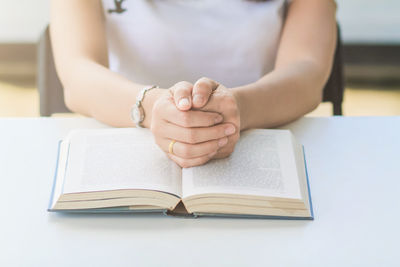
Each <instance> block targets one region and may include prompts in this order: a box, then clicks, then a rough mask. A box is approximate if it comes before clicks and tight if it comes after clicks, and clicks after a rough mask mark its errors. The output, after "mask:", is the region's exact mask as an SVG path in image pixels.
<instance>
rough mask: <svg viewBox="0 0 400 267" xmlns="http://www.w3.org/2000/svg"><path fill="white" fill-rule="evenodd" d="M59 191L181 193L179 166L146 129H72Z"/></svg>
mask: <svg viewBox="0 0 400 267" xmlns="http://www.w3.org/2000/svg"><path fill="white" fill-rule="evenodd" d="M66 141H67V142H68V143H69V149H68V156H67V167H66V172H65V179H64V181H65V182H64V185H63V193H75V192H92V191H103V190H118V189H149V190H158V191H164V192H168V193H172V194H174V195H177V196H179V197H180V196H181V188H182V186H181V169H180V168H179V166H177V165H176V164H175V163H174V162H172V161H171V160H170V159H169V158H168V157H167V156H166V155H165V153H164V152H163V151H161V149H160V148H159V147H158V146H157V145H156V144H155V142H154V140H153V137H152V135H151V133H150V131H149V130H147V129H102V130H80V131H75V132H72V133H71V134H70V135H69V137H68V139H67V140H66Z"/></svg>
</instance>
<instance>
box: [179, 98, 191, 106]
mask: <svg viewBox="0 0 400 267" xmlns="http://www.w3.org/2000/svg"><path fill="white" fill-rule="evenodd" d="M178 105H179V107H181V108H186V107H188V106H189V99H187V98H182V99H181V100H179V103H178Z"/></svg>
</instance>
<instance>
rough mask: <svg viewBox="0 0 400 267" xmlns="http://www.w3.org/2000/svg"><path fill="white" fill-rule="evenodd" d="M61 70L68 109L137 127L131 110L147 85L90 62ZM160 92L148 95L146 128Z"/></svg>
mask: <svg viewBox="0 0 400 267" xmlns="http://www.w3.org/2000/svg"><path fill="white" fill-rule="evenodd" d="M62 69H63V71H61V73H62V75H61V78H62V82H63V86H64V96H65V101H66V104H67V107H68V108H70V109H71V110H72V111H74V112H77V113H80V114H84V115H87V116H91V117H94V118H96V119H97V120H99V121H102V122H104V123H106V124H109V125H112V126H116V127H130V126H134V124H133V122H132V120H131V117H130V110H131V108H132V106H133V105H134V104H135V102H136V95H137V94H138V93H139V91H140V90H141V89H142V88H143V87H144V86H145V85H142V84H137V83H134V82H132V81H129V80H128V79H126V78H124V77H123V76H121V75H119V74H117V73H114V72H112V71H110V70H109V69H108V68H106V67H105V66H102V65H100V64H98V63H96V62H92V61H90V60H87V59H82V60H75V61H71V63H70V67H68V66H63V68H62ZM159 93H160V90H156V89H154V90H151V91H149V92H148V93H147V94H146V97H145V99H144V102H143V105H144V109H145V115H146V116H145V121H144V123H143V124H144V125H145V126H149V122H150V121H151V110H152V105H153V103H154V101H155V99H156V98H157V96H158V95H159Z"/></svg>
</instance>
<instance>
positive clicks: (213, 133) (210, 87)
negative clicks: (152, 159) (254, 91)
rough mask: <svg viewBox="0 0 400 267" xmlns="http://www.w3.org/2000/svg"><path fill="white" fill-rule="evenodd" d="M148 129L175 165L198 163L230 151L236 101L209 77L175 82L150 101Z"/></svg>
mask: <svg viewBox="0 0 400 267" xmlns="http://www.w3.org/2000/svg"><path fill="white" fill-rule="evenodd" d="M150 129H151V131H152V133H153V135H154V138H155V142H156V143H157V145H158V146H159V147H160V148H161V149H162V150H163V151H164V152H166V153H167V155H168V157H169V158H170V159H172V160H173V161H174V162H176V163H177V164H178V165H179V166H181V167H183V168H188V167H193V166H198V165H202V164H205V163H206V162H208V161H209V160H211V159H216V158H224V157H227V156H229V155H230V154H231V153H232V152H233V150H234V147H235V144H236V142H237V141H238V139H239V136H240V114H239V108H238V102H237V99H236V97H235V96H234V94H233V92H232V91H231V90H228V89H227V88H225V87H224V86H223V85H221V84H218V83H217V82H215V81H213V80H211V79H208V78H201V79H199V80H198V81H197V82H196V83H194V84H191V83H189V82H179V83H177V84H175V85H174V86H172V87H171V88H170V89H169V90H163V93H161V94H160V96H159V97H158V98H157V100H156V101H155V102H154V104H153V106H152V111H151V124H150ZM173 140H174V141H175V143H174V144H173V153H172V154H171V153H169V145H170V143H171V141H173Z"/></svg>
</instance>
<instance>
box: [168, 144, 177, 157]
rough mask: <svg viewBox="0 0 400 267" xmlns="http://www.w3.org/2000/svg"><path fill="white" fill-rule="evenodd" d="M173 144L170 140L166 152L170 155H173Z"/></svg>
mask: <svg viewBox="0 0 400 267" xmlns="http://www.w3.org/2000/svg"><path fill="white" fill-rule="evenodd" d="M175 142H176V141H175V140H172V141H171V143H169V146H168V151H169V153H170V154H172V155H174V144H175Z"/></svg>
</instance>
